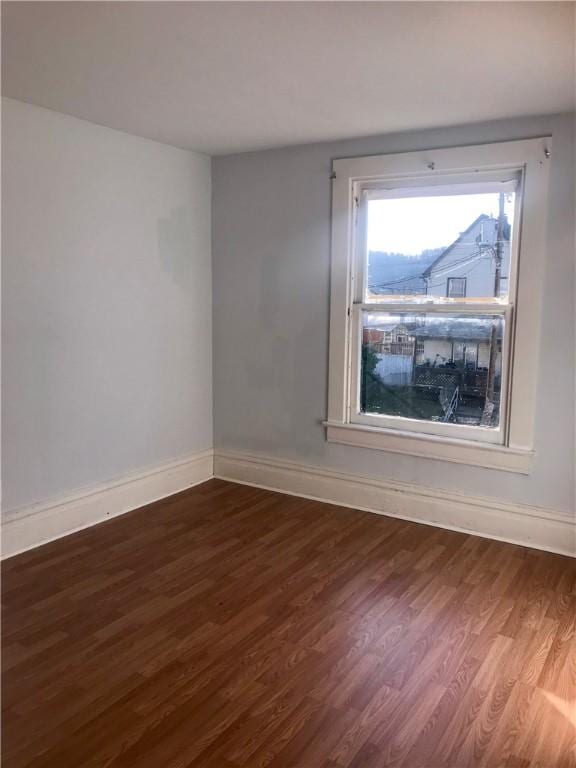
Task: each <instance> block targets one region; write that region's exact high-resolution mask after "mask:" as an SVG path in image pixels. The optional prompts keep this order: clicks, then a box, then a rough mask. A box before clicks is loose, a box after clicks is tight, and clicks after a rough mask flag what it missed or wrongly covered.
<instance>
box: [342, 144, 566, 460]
mask: <svg viewBox="0 0 576 768" xmlns="http://www.w3.org/2000/svg"><path fill="white" fill-rule="evenodd" d="M550 147H551V139H550V137H541V138H537V139H526V140H521V141H508V142H500V143H497V144H484V145H476V146H465V147H454V148H450V149H432V150H421V151H415V152H408V153H399V154H390V155H376V156H372V157H352V158H343V159H336V160H334V162H333V171H334V175H333V179H334V181H333V186H332V232H331V235H332V243H331V272H330V281H331V291H330V357H329V381H328V418H327V420H328V421H329V422H330V423H331V424H338V425H340V426H345V425H348V424H350V423H351V422H352V420H353V418H354V414H353V410H354V404H355V402H356V400H357V392H355V390H354V384H355V382H356V378H355V377H357V376H358V374H359V347H360V335H359V327H358V323H357V322H356V323H354V322H353V318H354V312H353V309H354V306H355V301H358V300H359V299H361V297H362V291H361V286H362V280H363V271H361V272H360V274H356V273H357V272H358V270H356V269H355V265H356V261H357V252H358V250H360V251H362V252H363V248H359V242H360V241H361V240H362V236H363V235H362V233H363V230H364V228H363V226H361V224H362V221H363V218H362V217H363V206H362V205H361V204H360V206H359V207H357V206H356V205H355V204H354V198H355V197H358V195H359V190H360V189H361V188H364V187H366V186H368V187H370V185H372V186H374V184H375V183H376V182H383V183H389V182H390V183H392V182H393V183H394V184H395V185H400V186H407V185H410V184H412V185H416V186H422V185H428V184H430V183H432V184H436V183H437V182H438V181H439V180H440V181H442V180H443V181H444V182H446V181H450V180H451V181H458V180H462V179H463V178H464V177H466V178H469V176H470V174H472V175H475V174H477V175H478V178H480V177H481V176H482V177H483V175H484V174H485V173H488V174H490V175H492V174H493V173H495V172H500V171H503V170H506V171H509V172H512V173H520V174H521V176H522V189H521V190H520V197H521V199H522V212H521V216H516V217H515V226H516V227H517V230H518V231H517V237H516V238H515V242H516V243H517V244H518V245H519V262H520V263H519V269H516V267H514V270H515V274H516V272H517V279H516V278H515V279H514V280H511V283H510V285H511V288H512V289H513V287H514V285H515V284H517V290H516V292H514V290H512V295H511V296H510V301H511V302H514V304H515V310H514V317H513V320H512V324H513V325H514V328H511V329H510V332H511V339H512V343H511V345H510V346H511V347H512V350H511V356H510V357H511V359H510V361H508V360H507V357H508V356H506V361H505V362H507V363H508V362H510V363H511V367H510V376H509V379H510V381H509V386H508V394H507V397H506V404H505V405H506V416H507V421H508V425H507V427H508V428H507V435H506V440H505V442H506V445H507V446H509V447H510V448H513V449H516V450H520V451H524V452H527V453H530V452H531V451H533V449H534V422H535V412H536V402H537V385H538V375H537V374H538V358H539V350H540V343H541V342H540V330H541V329H540V314H541V302H542V296H541V294H542V285H543V282H544V280H543V275H544V265H545V262H546V257H547V254H546V231H547V217H548V175H549V166H550V161H549V159H548V158H549V155H550ZM520 219H521V221H520ZM358 222H360V225H358ZM515 261H516V260H514V263H515ZM382 306H384V305H382ZM407 306H411V307H414V305H407ZM419 309H422V310H423V311H425V310H426V307H425V305H424V304H422V305H421V306H419ZM389 426H390V425H389ZM505 426H506V425H505ZM391 428H393V427H391ZM398 428H399V429H404V430H406V429H407V428H408V426H407V425H404V427H402V426H400V425H398ZM389 431H390V429H388V430H382V431H381V434H380V436H379V437H378V436H376V435H372V436H371V438H370V443H371V444H370V445H369V446H367V445H366V446H365V447H371V448H377V449H381V450H392V449H391V448H389V447H388V446H389V445H390V436H389V434H388V432H389ZM345 434H348V435H350V436H352V434H353V433H351V432H350V433H344V432H343V430H342V431H341V432H340V436H339V442H344V439H343V438H344V436H345ZM478 436H479V434H478ZM352 444H353V445H354V444H357V443H356V442H353V443H352ZM412 445H413V446H414V447H415V448H416V441H413V443H412ZM405 447H407V444H406V446H405ZM403 452H406V451H403ZM413 455H421V454H420V452H417V451H415V452H414V453H413ZM470 455H472V454H470ZM498 456H504V454H498V453H494V458H497V457H498ZM462 457H463V458H464V453H463V454H462ZM439 458H441V457H439ZM461 463H474V462H473V461H471V462H464V461H463V460H462V462H461ZM491 466H493V468H500V467H496V466H494V465H491ZM501 468H502V469H505V470H506V469H508V470H509V467H508V466H507V462H506V461H504V462H503V466H502V467H501ZM521 471H524V470H521Z"/></svg>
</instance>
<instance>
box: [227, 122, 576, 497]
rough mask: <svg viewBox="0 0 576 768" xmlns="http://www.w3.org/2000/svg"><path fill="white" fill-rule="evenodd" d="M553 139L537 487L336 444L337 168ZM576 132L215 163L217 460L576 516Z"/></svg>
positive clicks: (341, 146) (443, 133) (555, 125)
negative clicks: (263, 458) (331, 363)
mask: <svg viewBox="0 0 576 768" xmlns="http://www.w3.org/2000/svg"><path fill="white" fill-rule="evenodd" d="M547 133H552V134H553V136H554V139H553V155H552V160H551V163H552V167H551V179H550V182H551V183H550V217H549V239H548V243H549V247H548V252H547V261H546V278H545V284H544V286H543V291H544V309H543V350H542V355H541V366H540V374H539V393H540V396H539V407H538V413H537V437H536V450H537V457H536V460H535V465H534V469H533V472H532V474H531V475H530V476H520V475H513V474H509V473H505V472H498V471H495V470H486V469H480V468H476V467H465V466H462V465H456V464H449V463H445V462H440V461H433V460H432V461H431V460H428V459H422V458H416V457H414V458H412V457H409V456H401V455H394V454H392V453H383V452H379V451H370V450H366V449H360V448H353V447H347V446H340V445H335V444H329V443H326V442H325V436H324V429H323V428H322V426H321V424H320V422H321V420H322V419H324V418H325V417H326V395H327V384H328V382H327V371H328V306H329V259H330V181H329V173H330V167H331V160H332V158H335V157H347V156H353V155H366V154H377V153H387V152H402V151H410V150H416V149H422V148H430V147H448V146H452V145H458V144H475V143H486V142H493V141H505V140H509V139H517V138H530V137H535V136H538V135H542V134H547ZM573 179H574V123H573V117H571V116H558V117H553V116H552V117H548V116H544V117H534V118H523V119H516V120H507V121H498V122H493V123H486V124H480V125H478V124H477V125H470V126H462V127H452V128H448V129H445V130H431V131H422V132H418V133H404V134H396V135H388V136H382V137H374V138H365V139H357V140H350V141H345V142H338V143H328V144H316V145H308V146H300V147H294V148H287V149H282V150H270V151H263V152H255V153H248V154H241V155H231V156H227V157H219V158H215V159H214V161H213V180H212V181H213V240H212V247H213V281H214V378H215V389H214V397H215V410H214V413H215V447H216V448H217V449H221V450H239V451H246V452H251V453H255V454H263V455H268V456H274V457H281V458H286V459H293V460H296V461H302V462H307V463H310V464H316V465H321V466H328V467H333V468H337V469H343V470H346V471H352V472H360V473H362V474H366V475H372V476H375V477H379V478H393V479H395V480H401V481H406V482H412V483H416V484H422V485H426V486H432V487H437V488H447V489H452V490H459V491H463V492H466V493H470V494H474V495H479V496H487V497H495V498H499V499H502V500H509V501H516V502H519V503H527V504H535V505H542V506H546V507H551V508H556V509H559V510H564V511H571V510H573V509H574V349H575V344H574V341H575V340H574V326H575V323H574V185H573Z"/></svg>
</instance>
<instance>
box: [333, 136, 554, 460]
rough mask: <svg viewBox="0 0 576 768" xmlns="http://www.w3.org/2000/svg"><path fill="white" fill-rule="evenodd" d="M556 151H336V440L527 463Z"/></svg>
mask: <svg viewBox="0 0 576 768" xmlns="http://www.w3.org/2000/svg"><path fill="white" fill-rule="evenodd" d="M548 157H549V141H548V140H547V139H535V140H528V141H521V142H508V143H505V144H494V145H485V146H481V147H464V148H455V149H451V150H450V149H448V150H434V151H430V152H416V153H408V154H402V155H389V156H380V157H372V158H370V157H369V158H352V159H346V160H337V161H335V162H334V172H335V179H334V186H333V232H332V235H333V245H332V248H333V252H332V297H331V328H330V382H329V413H328V420H327V422H326V426H327V433H328V439H329V440H333V441H335V442H341V443H350V444H353V445H361V446H364V447H374V448H380V449H382V450H391V451H396V452H401V453H412V454H417V455H424V456H434V457H435V458H442V459H445V460H449V461H458V462H469V463H475V464H478V463H480V464H481V465H485V466H495V467H498V468H502V469H508V470H511V471H521V472H526V471H529V466H530V461H531V457H532V454H533V412H534V402H535V388H534V380H535V378H536V363H537V357H538V347H537V338H538V333H537V324H538V322H539V306H540V285H541V273H542V265H543V260H544V258H543V249H544V241H543V236H542V232H544V231H545V227H544V226H543V225H544V218H545V211H546V184H547V174H548V161H547V158H548ZM528 201H529V203H530V204H528ZM520 213H522V216H520ZM520 222H522V235H523V238H522V242H523V247H522V251H521V252H519V247H518V246H519V242H520ZM520 261H521V262H522V267H523V268H522V270H521V271H520V270H519V269H518V264H519V262H520ZM524 267H526V268H524ZM538 275H540V278H539V277H538ZM520 276H521V277H520ZM534 311H535V312H536V316H535V314H534ZM376 339H378V340H381V342H380V343H379V344H376V343H374V340H376ZM512 371H514V376H513V377H512ZM488 445H490V450H489V451H487V450H486V448H487V447H488Z"/></svg>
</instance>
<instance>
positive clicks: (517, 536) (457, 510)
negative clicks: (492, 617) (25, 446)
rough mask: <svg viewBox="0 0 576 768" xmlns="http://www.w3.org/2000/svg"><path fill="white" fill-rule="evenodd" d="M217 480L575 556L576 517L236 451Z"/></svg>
mask: <svg viewBox="0 0 576 768" xmlns="http://www.w3.org/2000/svg"><path fill="white" fill-rule="evenodd" d="M214 476H215V477H217V478H220V479H222V480H230V481H232V482H235V483H242V484H244V485H252V486H256V487H259V488H266V489H268V490H273V491H279V492H280V493H287V494H290V495H293V496H301V497H304V498H309V499H316V500H319V501H325V502H328V503H330V504H337V505H339V506H345V507H353V508H355V509H361V510H364V511H367V512H375V513H377V514H382V515H388V516H390V517H398V518H401V519H402V520H410V521H413V522H417V523H424V524H426V525H432V526H436V527H439V528H446V529H448V530H453V531H460V532H464V533H470V534H474V535H476V536H481V537H484V538H489V539H496V540H497V541H505V542H509V543H511V544H519V545H521V546H526V547H533V548H535V549H541V550H545V551H547V552H555V553H558V554H562V555H569V556H571V557H575V556H576V529H575V518H574V516H572V515H570V514H568V513H563V512H558V511H556V510H552V509H546V508H542V507H533V506H528V505H521V504H513V503H509V502H502V501H496V500H494V499H488V498H484V497H473V496H468V495H466V494H462V493H457V492H454V491H446V490H437V489H433V488H426V487H422V486H417V485H412V484H408V483H400V482H395V481H389V480H379V479H377V478H373V477H366V476H363V475H356V474H350V473H346V472H339V471H337V470H333V469H326V468H324V467H317V466H312V465H306V464H300V463H297V462H293V461H286V460H283V459H275V458H271V457H264V456H254V455H250V454H245V453H237V452H232V451H216V452H215V454H214Z"/></svg>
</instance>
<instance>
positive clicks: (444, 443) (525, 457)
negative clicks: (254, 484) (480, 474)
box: [324, 421, 534, 475]
mask: <svg viewBox="0 0 576 768" xmlns="http://www.w3.org/2000/svg"><path fill="white" fill-rule="evenodd" d="M324 426H325V427H326V439H327V440H328V442H329V443H340V444H342V445H354V446H356V447H358V448H374V449H375V450H378V451H388V452H389V453H403V454H408V455H409V456H421V457H423V458H425V459H435V460H436V461H449V462H453V463H455V464H467V465H472V466H474V467H486V468H487V469H499V470H503V471H505V472H515V473H518V474H521V475H528V474H530V470H531V468H532V462H533V459H534V451H526V450H523V449H521V448H509V447H508V446H505V445H497V444H493V443H475V442H473V441H472V440H458V439H450V438H447V437H440V436H439V435H432V434H424V433H423V432H419V433H418V432H403V431H401V430H399V429H383V428H381V427H373V426H369V425H367V424H349V423H346V424H340V423H336V424H333V423H332V422H330V421H325V422H324Z"/></svg>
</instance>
